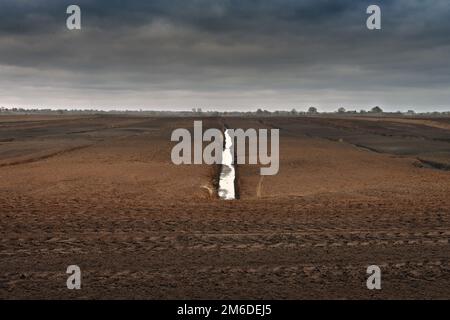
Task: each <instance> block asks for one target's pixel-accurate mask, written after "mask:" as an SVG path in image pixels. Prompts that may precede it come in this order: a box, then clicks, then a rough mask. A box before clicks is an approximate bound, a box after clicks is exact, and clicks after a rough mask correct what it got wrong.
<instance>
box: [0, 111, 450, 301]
mask: <svg viewBox="0 0 450 320" xmlns="http://www.w3.org/2000/svg"><path fill="white" fill-rule="evenodd" d="M193 121H194V119H184V118H144V117H125V116H123V117H118V116H109V117H107V116H83V117H64V116H61V117H51V116H49V117H40V118H38V117H35V118H33V117H26V118H23V117H21V116H16V117H8V118H0V235H1V237H0V298H2V299H18V298H25V299H30V298H44V299H50V298H51V299H63V298H76V299H87V298H95V299H106V298H126V299H134V298H146V299H169V298H174V299H188V298H192V299H221V298H232V299H253V298H257V299H260V298H261V299H271V298H275V299H308V298H310V299H325V298H331V299H358V298H362V299H381V298H388V299H395V298H406V299H413V298H424V299H449V298H450V250H449V238H450V171H447V170H438V169H436V168H435V167H433V166H431V167H430V166H429V165H425V164H424V162H423V160H433V161H435V162H436V163H439V164H446V163H450V131H449V130H447V129H446V128H444V127H442V126H432V125H429V123H426V124H424V123H413V122H410V121H405V122H402V121H396V122H394V121H387V120H383V119H379V120H377V121H373V120H368V119H324V118H292V119H287V118H279V119H268V118H267V119H231V118H225V119H203V121H204V126H206V127H217V128H222V126H223V124H224V123H226V124H227V125H228V126H229V127H241V128H249V127H252V128H280V132H281V146H280V157H281V165H280V173H279V174H278V175H277V176H273V177H264V178H261V177H260V176H259V167H258V166H247V165H244V166H240V167H239V168H238V171H239V191H240V198H241V199H240V200H238V201H231V202H226V201H220V200H218V199H216V197H215V196H214V194H211V190H214V187H215V183H216V178H217V167H212V166H206V165H199V166H175V165H173V164H172V163H171V160H170V152H171V148H172V146H173V145H174V143H172V142H170V135H171V132H172V130H173V129H175V128H192V126H193ZM433 121H434V120H433ZM442 123H445V121H443V122H442ZM73 264H76V265H79V266H80V267H81V269H82V272H83V274H82V290H80V291H69V290H68V289H67V288H66V279H67V275H66V273H65V271H66V268H67V266H69V265H73ZM373 264H375V265H379V266H380V267H381V269H382V272H383V275H382V290H381V291H369V290H367V288H366V284H365V281H366V277H367V275H366V268H367V266H369V265H373Z"/></svg>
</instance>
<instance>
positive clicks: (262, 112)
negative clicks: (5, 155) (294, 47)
mask: <svg viewBox="0 0 450 320" xmlns="http://www.w3.org/2000/svg"><path fill="white" fill-rule="evenodd" d="M0 114H41V115H43V114H53V115H55V114H56V115H63V114H69V115H70V114H71V115H76V114H99V115H100V114H103V115H105V114H110V115H123V114H130V115H136V116H139V115H142V116H181V117H183V116H184V117H192V116H202V117H218V116H241V117H245V116H258V117H288V116H291V117H292V116H319V115H348V116H351V115H367V116H370V115H377V116H382V115H386V116H393V115H406V116H450V111H447V112H425V113H417V112H415V111H414V110H412V109H411V110H408V111H407V112H401V111H397V112H384V111H383V109H382V108H380V107H379V106H375V107H373V108H371V109H370V110H368V111H366V110H364V109H362V110H359V111H357V110H347V109H346V108H344V107H340V108H338V109H337V110H336V111H334V112H320V111H319V109H318V108H317V107H309V108H308V109H307V111H297V110H296V109H295V108H293V109H291V110H290V111H285V110H279V111H268V110H266V109H261V108H259V109H257V110H256V111H224V112H220V111H203V109H202V108H193V109H192V110H191V111H145V110H142V109H140V110H120V111H119V110H110V111H104V110H97V109H49V108H45V109H40V108H30V109H26V108H7V107H0Z"/></svg>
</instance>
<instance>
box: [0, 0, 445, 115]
mask: <svg viewBox="0 0 450 320" xmlns="http://www.w3.org/2000/svg"><path fill="white" fill-rule="evenodd" d="M70 4H78V5H79V6H80V7H81V10H82V30H80V31H70V30H68V29H67V28H66V18H67V17H68V15H67V14H66V8H67V6H68V5H70ZM370 4H378V5H380V7H381V9H382V30H380V31H370V30H368V29H367V28H366V19H367V17H368V15H367V14H366V8H367V7H368V5H370ZM374 105H380V106H382V107H384V108H385V109H386V110H391V111H396V110H407V109H410V108H414V109H416V110H418V111H427V110H437V111H449V110H450V1H449V0H385V1H380V0H378V1H376V0H369V1H366V0H361V1H355V0H147V1H140V0H139V1H138V0H126V1H125V0H124V1H120V0H108V1H106V0H105V1H100V0H98V1H95V0H71V1H66V0H0V106H5V107H12V106H17V107H19V106H22V107H41V108H43V107H54V108H55V107H60V108H99V109H125V108H128V109H140V108H142V109H158V110H181V109H183V110H184V109H188V110H189V109H191V108H193V107H201V108H203V109H204V110H206V109H216V110H252V109H255V108H258V107H262V108H267V109H271V110H276V109H291V108H294V107H295V108H297V109H298V110H302V109H306V108H307V107H309V106H316V107H319V109H320V110H335V109H337V108H338V107H345V108H347V109H358V110H359V109H361V108H369V107H372V106H374Z"/></svg>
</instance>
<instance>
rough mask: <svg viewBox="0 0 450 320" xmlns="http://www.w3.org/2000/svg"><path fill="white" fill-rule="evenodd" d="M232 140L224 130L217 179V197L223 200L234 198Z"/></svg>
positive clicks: (234, 173) (234, 177)
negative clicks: (218, 177) (220, 168)
mask: <svg viewBox="0 0 450 320" xmlns="http://www.w3.org/2000/svg"><path fill="white" fill-rule="evenodd" d="M233 147H234V146H233V140H232V139H231V136H230V134H229V132H228V130H225V148H224V150H223V152H222V171H221V172H220V180H219V192H218V193H219V197H220V198H221V199H223V200H235V199H236V191H235V185H234V180H235V179H236V171H235V168H234V164H233V162H234V161H233V152H232V150H233Z"/></svg>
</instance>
